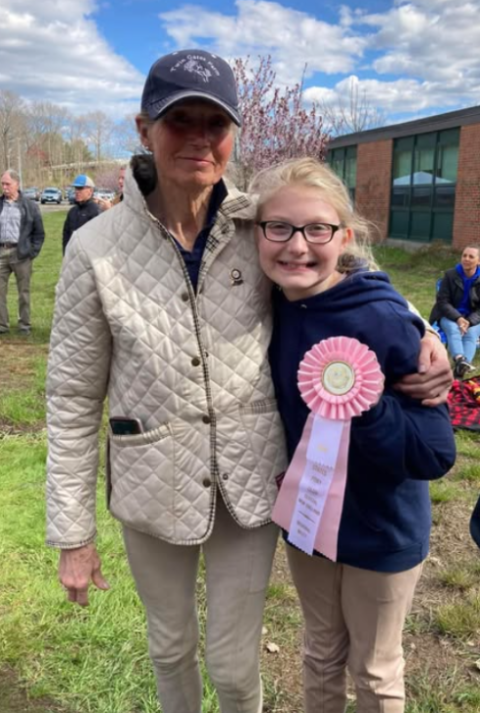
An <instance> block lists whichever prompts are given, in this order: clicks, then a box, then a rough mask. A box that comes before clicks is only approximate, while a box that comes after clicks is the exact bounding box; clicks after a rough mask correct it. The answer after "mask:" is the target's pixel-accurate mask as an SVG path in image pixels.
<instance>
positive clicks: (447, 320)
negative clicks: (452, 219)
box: [430, 245, 480, 379]
mask: <svg viewBox="0 0 480 713" xmlns="http://www.w3.org/2000/svg"><path fill="white" fill-rule="evenodd" d="M434 322H438V323H439V324H440V327H441V328H442V329H443V331H444V332H445V335H446V337H447V348H448V351H449V353H450V355H451V357H452V359H453V365H454V366H453V375H454V377H455V378H456V379H462V378H463V377H464V376H465V375H466V374H468V372H470V371H473V370H474V369H475V367H474V366H473V365H472V361H473V359H474V357H475V352H476V349H477V342H478V339H479V337H480V246H478V245H467V247H465V248H464V249H463V252H462V256H461V258H460V262H459V264H458V265H456V266H455V267H452V268H451V269H450V270H447V271H446V273H445V275H444V277H443V279H442V282H441V284H440V288H439V290H438V293H437V300H436V302H435V304H434V306H433V309H432V312H431V314H430V324H433V323H434Z"/></svg>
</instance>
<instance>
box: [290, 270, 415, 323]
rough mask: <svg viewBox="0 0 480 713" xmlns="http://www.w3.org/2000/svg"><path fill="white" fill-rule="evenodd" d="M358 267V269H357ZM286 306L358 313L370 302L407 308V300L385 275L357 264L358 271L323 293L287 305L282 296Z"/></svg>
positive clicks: (329, 311) (349, 274)
mask: <svg viewBox="0 0 480 713" xmlns="http://www.w3.org/2000/svg"><path fill="white" fill-rule="evenodd" d="M359 265H360V266H359ZM282 301H285V303H287V304H289V305H290V306H291V308H292V309H294V310H296V309H302V310H304V309H305V307H307V308H308V309H309V310H318V311H321V312H328V313H330V314H331V313H332V312H341V313H345V311H347V312H350V311H352V312H353V311H354V310H357V309H358V308H359V307H363V306H365V305H367V304H369V303H371V302H375V303H377V304H378V303H380V302H387V301H388V302H390V303H392V302H394V303H396V304H398V305H399V306H401V307H406V306H407V302H406V300H405V299H404V298H403V297H402V296H401V295H399V294H398V292H396V291H395V289H394V288H393V286H392V284H391V282H390V278H389V277H388V275H387V274H386V273H385V272H380V271H369V270H367V269H366V268H365V267H363V266H361V263H357V269H355V270H354V271H353V272H349V273H347V276H346V277H345V279H344V280H342V281H341V282H339V283H338V284H337V285H335V287H332V288H331V289H330V290H327V291H326V292H321V293H320V294H318V295H313V296H312V297H307V298H305V299H303V300H296V301H294V302H288V300H287V299H286V298H285V297H284V296H283V300H282Z"/></svg>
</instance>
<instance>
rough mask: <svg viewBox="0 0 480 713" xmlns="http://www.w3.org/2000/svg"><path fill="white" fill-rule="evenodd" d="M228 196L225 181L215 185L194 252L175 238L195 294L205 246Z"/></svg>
mask: <svg viewBox="0 0 480 713" xmlns="http://www.w3.org/2000/svg"><path fill="white" fill-rule="evenodd" d="M227 194H228V191H227V187H226V186H225V183H224V182H223V181H219V182H218V183H216V184H215V185H214V187H213V191H212V195H211V196H210V202H209V204H208V210H207V218H206V220H205V226H204V227H203V228H202V230H201V231H200V232H199V234H198V235H197V239H196V240H195V244H194V246H193V250H191V251H190V250H186V249H185V248H184V247H183V245H181V244H180V243H179V242H178V240H177V239H176V238H175V242H176V243H177V246H178V249H179V250H180V252H181V254H182V257H183V259H184V261H185V266H186V268H187V270H188V274H189V276H190V280H191V281H192V285H193V289H194V290H195V292H196V291H197V284H198V275H199V272H200V265H201V263H202V257H203V253H204V251H205V246H206V245H207V240H208V236H209V235H210V231H211V229H212V227H213V224H214V222H215V218H216V216H217V213H218V209H219V208H220V206H221V205H222V203H223V201H224V200H225V198H226V197H227ZM174 237H175V236H174Z"/></svg>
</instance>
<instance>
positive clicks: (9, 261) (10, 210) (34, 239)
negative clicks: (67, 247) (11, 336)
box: [0, 169, 45, 334]
mask: <svg viewBox="0 0 480 713" xmlns="http://www.w3.org/2000/svg"><path fill="white" fill-rule="evenodd" d="M2 193H3V195H2V196H1V197H0V334H6V333H8V331H9V329H10V323H9V317H8V309H7V291H8V282H9V279H10V275H11V274H12V272H13V274H14V275H15V280H16V282H17V291H18V330H19V332H20V333H21V334H29V333H30V331H31V327H32V325H31V322H30V280H31V276H32V262H33V260H34V259H35V258H36V257H38V255H39V253H40V250H41V248H42V245H43V241H44V239H45V231H44V228H43V221H42V216H41V213H40V209H39V208H38V206H37V205H36V203H34V201H32V200H30V199H29V198H24V196H23V195H22V192H21V190H20V177H19V175H18V173H17V172H16V171H13V170H11V169H9V170H8V171H5V173H4V174H3V175H2Z"/></svg>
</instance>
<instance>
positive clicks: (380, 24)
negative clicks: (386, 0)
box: [160, 0, 480, 118]
mask: <svg viewBox="0 0 480 713" xmlns="http://www.w3.org/2000/svg"><path fill="white" fill-rule="evenodd" d="M293 4H294V3H293V0H292V5H293ZM358 4H359V5H360V7H352V6H340V7H339V21H338V24H337V25H333V24H328V23H327V22H324V21H323V20H322V19H321V9H319V10H318V12H317V15H318V18H319V19H316V18H314V17H313V16H311V15H307V14H306V13H303V12H299V11H297V10H295V9H292V8H288V7H285V6H283V5H279V4H278V3H275V2H267V1H266V0H237V2H236V12H235V13H234V14H232V15H226V14H222V13H220V12H213V11H209V10H206V9H204V8H202V7H201V6H200V5H184V6H181V7H180V8H178V9H177V10H174V11H171V12H165V13H162V14H161V15H160V18H161V20H162V23H163V25H164V28H165V30H166V32H167V33H168V34H169V36H170V37H171V38H172V39H173V40H174V41H175V42H176V43H177V45H178V46H182V47H185V46H188V45H194V46H197V45H199V44H203V45H205V44H207V45H209V46H210V47H211V48H212V49H215V50H216V51H217V52H219V53H220V54H222V55H223V56H225V57H238V56H245V55H247V54H250V55H251V56H253V57H256V56H257V55H258V54H261V55H266V54H271V55H272V59H273V66H274V68H275V70H276V71H277V81H278V82H279V83H286V84H290V85H292V84H294V83H296V82H297V81H299V79H300V77H301V74H302V70H303V68H304V66H305V63H307V64H308V77H312V75H316V76H315V80H317V83H318V79H320V78H321V76H322V73H323V74H324V75H329V74H335V73H336V74H340V75H345V79H342V81H340V82H337V84H336V85H335V86H334V87H327V86H323V87H322V86H315V87H311V88H309V89H308V90H307V91H306V93H305V97H306V99H307V100H312V99H314V98H317V99H318V98H320V97H321V98H322V99H323V100H325V101H327V100H328V101H331V102H332V103H334V102H335V101H338V98H339V97H342V93H344V92H345V91H346V87H348V85H349V81H350V76H351V75H352V73H353V72H361V73H362V79H361V80H360V84H359V87H360V91H363V90H365V91H366V92H367V94H368V97H369V99H370V101H371V103H372V104H373V105H374V106H376V107H378V108H379V109H380V110H382V111H384V112H385V113H386V114H388V115H389V117H392V118H393V117H394V116H395V115H398V114H402V115H404V114H405V113H408V112H412V113H415V114H417V113H418V112H425V113H427V114H428V112H429V110H431V111H432V112H434V111H435V112H438V111H442V110H445V111H448V110H449V109H453V108H457V107H461V106H468V105H473V104H478V103H480V53H479V52H478V47H479V46H480V22H479V21H478V17H479V15H480V0H469V1H468V0H467V2H464V3H462V2H459V0H394V2H393V4H392V5H391V6H390V8H389V9H388V10H387V11H386V12H384V13H371V12H369V8H368V0H363V2H362V0H359V3H358ZM362 4H363V6H362ZM319 7H320V8H321V5H319ZM368 75H371V78H369V79H365V77H366V76H368ZM386 75H388V76H386ZM383 78H385V79H383ZM324 84H325V85H327V84H329V82H328V77H325V81H324Z"/></svg>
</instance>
